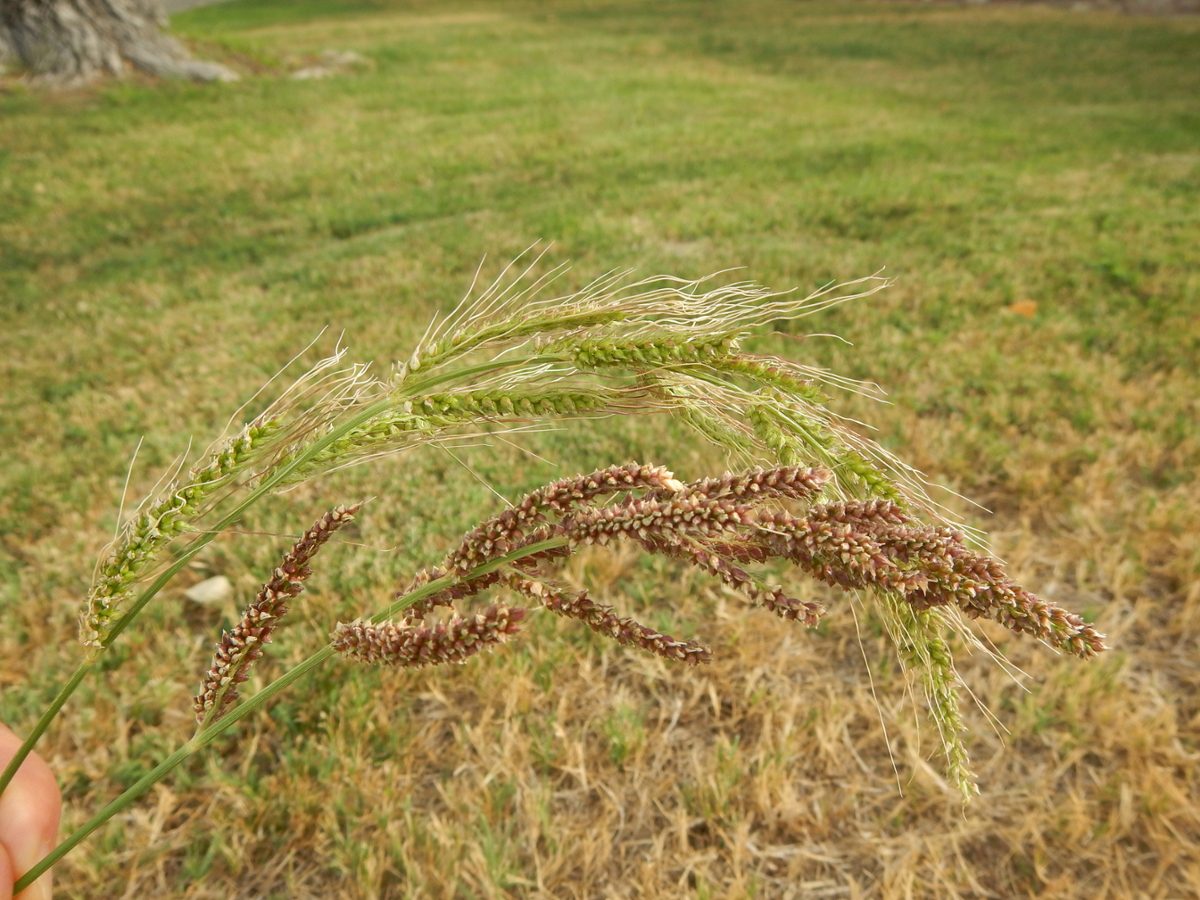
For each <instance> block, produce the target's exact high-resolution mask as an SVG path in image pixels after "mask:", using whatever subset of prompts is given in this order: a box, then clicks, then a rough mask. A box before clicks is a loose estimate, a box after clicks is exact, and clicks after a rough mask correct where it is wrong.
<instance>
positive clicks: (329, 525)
mask: <svg viewBox="0 0 1200 900" xmlns="http://www.w3.org/2000/svg"><path fill="white" fill-rule="evenodd" d="M360 508H361V504H359V505H358V506H351V507H349V508H346V507H342V506H339V507H338V508H337V509H334V510H331V511H330V512H327V513H326V514H325V515H323V516H322V517H321V518H320V519H318V520H317V521H316V523H315V524H314V525H313V526H312V527H311V528H310V529H308V531H306V532H305V533H304V535H303V536H302V537H301V538H300V540H298V541H297V542H296V543H295V544H294V545H293V546H292V549H291V550H289V551H288V552H287V554H286V555H285V556H284V557H283V560H282V561H281V562H280V563H279V567H278V568H277V569H275V572H274V574H273V575H272V576H271V579H270V580H269V581H268V582H267V583H266V584H264V585H263V586H262V589H261V590H260V591H259V592H258V595H257V596H256V597H255V598H254V600H253V602H251V603H250V605H249V606H247V607H246V609H245V611H244V612H243V613H242V618H241V621H239V622H238V624H237V625H235V626H234V627H233V629H232V630H231V631H226V632H224V633H223V634H222V635H221V640H220V641H218V642H217V646H216V650H215V652H214V654H213V663H212V666H210V667H209V670H208V672H206V673H205V675H204V679H203V681H202V683H201V685H200V692H199V693H198V694H197V695H196V698H195V700H194V702H193V707H192V708H193V709H194V711H195V713H196V721H197V722H199V723H200V725H201V726H202V727H203V726H204V725H207V724H209V723H211V722H215V721H217V720H218V719H220V718H221V716H223V715H225V713H226V712H228V710H229V708H230V707H231V706H232V705H233V704H234V702H235V701H236V700H237V697H238V693H237V689H236V686H237V685H239V684H242V683H243V682H245V681H246V679H247V678H249V677H250V668H251V667H252V666H253V665H254V663H255V661H257V660H258V659H259V658H260V657H261V656H262V655H263V649H262V648H263V645H264V644H269V643H271V635H272V634H273V633H274V631H275V629H276V628H278V627H279V624H280V621H281V620H282V618H283V616H284V615H286V614H287V612H288V602H289V601H291V600H294V599H295V598H296V597H298V596H300V592H301V591H303V590H304V582H305V581H306V580H307V579H308V577H309V576H310V575H311V574H312V569H310V568H309V567H308V563H309V562H310V561H311V560H312V558H313V557H314V556H316V555H317V552H318V551H319V550H320V549H321V547H323V546H324V545H325V543H326V542H327V541H328V540H329V538H330V537H332V536H333V534H334V532H336V531H338V530H339V529H341V528H343V527H345V526H346V525H347V524H349V523H350V522H352V521H353V520H354V515H355V513H357V512H358V510H359V509H360Z"/></svg>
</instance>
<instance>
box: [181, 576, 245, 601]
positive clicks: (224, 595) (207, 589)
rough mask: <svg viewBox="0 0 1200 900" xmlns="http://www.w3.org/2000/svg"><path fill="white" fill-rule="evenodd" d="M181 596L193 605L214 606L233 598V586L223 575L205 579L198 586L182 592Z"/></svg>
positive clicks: (194, 585)
mask: <svg viewBox="0 0 1200 900" xmlns="http://www.w3.org/2000/svg"><path fill="white" fill-rule="evenodd" d="M183 596H185V597H187V598H188V599H189V600H191V601H192V602H194V603H203V604H204V605H206V606H215V605H216V604H218V603H224V602H225V601H226V600H228V599H229V598H230V597H232V596H233V584H232V583H231V582H230V581H229V579H228V578H226V577H225V576H224V575H217V576H215V577H213V578H207V579H205V580H204V581H201V582H200V583H199V584H193V585H192V586H191V587H190V588H188V589H187V590H186V591H184V592H183Z"/></svg>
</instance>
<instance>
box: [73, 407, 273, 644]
mask: <svg viewBox="0 0 1200 900" xmlns="http://www.w3.org/2000/svg"><path fill="white" fill-rule="evenodd" d="M280 428H281V421H280V420H279V419H278V418H275V417H265V416H264V417H260V418H259V419H256V420H255V421H254V422H252V423H250V424H248V425H246V426H245V427H244V428H242V430H241V431H240V432H239V433H238V434H236V435H234V436H233V437H232V438H229V439H228V440H227V441H225V442H224V443H222V444H221V445H220V446H218V447H217V448H216V449H215V450H213V452H212V453H211V454H210V455H209V456H208V458H207V459H206V460H205V461H204V462H203V463H201V464H198V465H196V466H195V467H193V468H192V469H191V471H190V472H189V473H188V475H187V477H186V478H185V479H183V480H181V481H177V482H173V483H172V484H170V485H169V486H168V487H167V488H166V490H164V491H163V493H162V495H161V496H160V497H159V498H158V499H157V500H155V501H153V502H152V503H150V504H149V506H147V507H146V508H145V509H143V510H142V511H141V512H140V513H138V514H137V516H136V517H135V518H134V519H133V520H132V521H131V522H129V524H127V525H126V526H125V527H124V528H123V529H122V531H121V534H120V536H119V538H118V539H117V541H116V542H115V543H114V545H113V547H112V549H111V551H110V552H109V556H108V558H107V559H106V560H105V561H104V562H102V563H101V564H100V566H99V570H98V572H97V575H96V579H95V581H94V582H93V584H92V588H91V590H90V591H89V592H88V598H87V605H86V608H85V609H84V611H83V614H82V616H81V619H80V640H81V641H82V642H83V644H84V646H86V647H89V648H92V649H93V650H96V649H100V648H101V647H103V646H104V643H105V640H106V639H107V637H108V631H109V628H110V626H111V625H112V623H113V622H114V621H115V620H116V619H117V618H118V617H119V616H120V615H121V613H122V612H123V607H124V605H125V601H126V600H128V599H129V597H130V596H131V594H132V588H133V586H134V585H135V584H136V583H137V582H138V581H139V580H140V579H141V578H142V577H143V576H144V575H145V574H146V573H147V572H148V571H149V570H150V569H151V568H152V567H153V565H154V563H155V561H156V560H157V558H158V556H159V554H161V553H162V551H163V550H164V549H165V548H166V546H167V545H168V544H169V543H170V542H171V541H173V540H175V539H176V538H177V537H179V536H180V535H183V534H185V533H187V532H188V531H189V529H190V528H191V527H192V522H193V521H194V520H195V519H196V518H198V517H199V516H200V515H201V514H203V512H205V508H206V505H207V503H208V502H209V501H210V500H211V499H212V498H213V497H214V495H215V494H216V493H217V492H218V491H219V490H220V489H221V488H223V487H225V486H227V485H229V484H230V483H231V482H232V481H234V480H235V479H236V478H237V477H238V476H239V475H241V474H243V473H244V472H246V471H247V470H249V469H250V468H251V467H253V466H254V465H256V464H257V463H258V462H259V461H260V460H261V458H262V457H263V455H264V453H265V451H267V450H269V449H270V448H271V447H272V445H273V438H275V437H276V436H277V435H278V433H279V431H280Z"/></svg>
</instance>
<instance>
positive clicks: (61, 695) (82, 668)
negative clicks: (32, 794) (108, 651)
mask: <svg viewBox="0 0 1200 900" xmlns="http://www.w3.org/2000/svg"><path fill="white" fill-rule="evenodd" d="M94 665H95V663H94V662H93V661H91V660H85V661H84V662H82V663H80V665H79V668H78V669H76V670H75V674H74V675H72V676H71V680H70V681H68V682H67V683H66V684H65V685H63V687H62V689H61V690H60V691H59V692H58V696H57V697H55V698H54V701H53V702H52V703H51V704H50V705H49V706H48V707H46V711H45V712H44V713H42V717H41V718H40V719H38V721H37V724H36V725H34V726H33V731H31V732H30V733H29V735H28V737H26V738H25V740H24V742H23V743H22V744H21V746H20V748H18V750H17V754H16V756H14V757H13V758H12V759H11V760H9V762H8V766H6V767H5V769H4V774H3V775H0V794H3V793H4V789H5V788H7V787H8V783H9V782H10V781H12V780H13V776H14V775H16V774H17V769H19V768H21V763H23V762H25V757H27V756H29V754H30V752H32V750H33V745H34V744H36V743H37V742H38V739H39V738H41V736H42V735H43V734H44V733H45V731H46V729H47V728H49V727H50V723H51V722H52V721H54V717H55V716H57V715H58V711H59V710H60V709H62V708H63V704H64V703H66V702H67V698H68V697H70V696H71V695H72V694H73V693H75V688H77V687H79V685H80V683H81V682H82V681H83V679H84V678H86V677H87V675H88V673H89V672H91V671H92V667H93V666H94Z"/></svg>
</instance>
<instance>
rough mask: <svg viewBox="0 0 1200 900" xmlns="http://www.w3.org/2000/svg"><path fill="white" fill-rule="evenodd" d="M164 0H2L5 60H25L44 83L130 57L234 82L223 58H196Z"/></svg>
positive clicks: (163, 69)
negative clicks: (176, 32)
mask: <svg viewBox="0 0 1200 900" xmlns="http://www.w3.org/2000/svg"><path fill="white" fill-rule="evenodd" d="M166 24H167V17H166V14H165V13H164V12H163V9H162V5H161V3H160V2H159V0H0V65H3V64H4V63H13V62H15V63H17V64H19V65H21V66H23V67H24V68H26V69H28V70H29V71H30V72H31V73H32V74H33V76H34V80H36V81H39V82H41V83H44V84H56V85H71V84H81V83H84V82H87V81H90V80H91V79H93V78H95V77H96V76H97V75H100V74H102V73H105V72H108V73H111V74H113V75H120V74H121V73H122V72H123V71H124V69H125V66H126V64H129V65H132V66H133V67H134V68H136V69H139V70H141V71H143V72H146V73H148V74H150V75H158V76H161V77H168V78H170V77H174V78H191V79H194V80H196V81H233V80H236V78H237V75H236V74H234V73H233V72H232V71H230V70H229V69H227V68H225V67H224V66H222V65H218V64H216V63H210V62H201V61H199V60H194V59H191V58H190V57H189V56H188V54H187V51H186V50H184V49H183V47H182V46H181V45H180V44H179V42H178V41H176V40H175V39H174V38H172V37H169V36H167V35H166V34H164V33H163V31H162V29H163V28H164V27H165V26H166Z"/></svg>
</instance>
